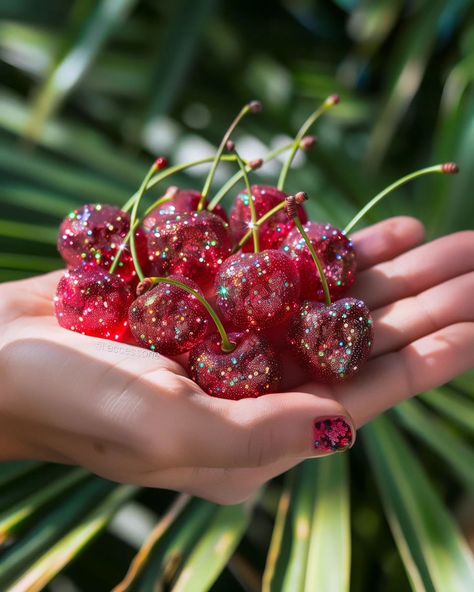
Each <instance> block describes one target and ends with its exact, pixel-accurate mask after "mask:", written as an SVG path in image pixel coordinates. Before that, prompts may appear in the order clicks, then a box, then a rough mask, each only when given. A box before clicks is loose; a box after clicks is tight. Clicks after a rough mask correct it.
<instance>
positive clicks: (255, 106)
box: [197, 101, 262, 212]
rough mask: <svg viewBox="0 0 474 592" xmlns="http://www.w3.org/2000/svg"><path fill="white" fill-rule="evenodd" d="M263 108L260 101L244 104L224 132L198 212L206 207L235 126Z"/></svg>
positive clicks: (205, 184) (203, 190) (202, 193)
mask: <svg viewBox="0 0 474 592" xmlns="http://www.w3.org/2000/svg"><path fill="white" fill-rule="evenodd" d="M261 110H262V104H261V103H260V102H259V101H251V102H250V103H247V105H244V106H243V107H242V109H241V110H240V112H239V114H238V115H237V117H236V118H235V119H234V121H233V122H232V123H231V124H230V126H229V128H228V130H227V131H226V133H225V134H224V137H223V138H222V140H221V143H220V144H219V148H218V149H217V152H216V155H215V157H214V161H213V163H212V166H211V170H210V171H209V174H208V176H207V179H206V181H205V183H204V187H203V189H202V192H201V195H202V197H201V199H200V201H199V205H198V208H197V209H198V212H200V211H202V210H203V209H204V207H205V204H206V199H207V196H208V195H209V191H210V189H211V185H212V181H213V180H214V176H215V174H216V170H217V167H218V166H219V162H220V161H221V159H222V154H223V152H224V150H225V146H226V144H227V141H228V140H229V139H230V136H231V135H232V133H233V131H234V130H235V128H236V127H237V126H238V125H239V123H240V122H241V120H242V119H243V118H244V117H245V116H246V115H248V114H249V113H259V112H260V111H261Z"/></svg>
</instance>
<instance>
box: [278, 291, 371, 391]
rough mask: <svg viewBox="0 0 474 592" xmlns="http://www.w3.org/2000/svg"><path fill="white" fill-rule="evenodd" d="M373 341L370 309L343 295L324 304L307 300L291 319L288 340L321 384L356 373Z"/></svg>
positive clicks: (368, 352)
mask: <svg viewBox="0 0 474 592" xmlns="http://www.w3.org/2000/svg"><path fill="white" fill-rule="evenodd" d="M372 341H373V329H372V319H371V317H370V311H369V309H368V308H367V306H366V305H365V304H364V302H362V300H356V299H355V298H343V299H342V300H338V301H337V302H334V303H333V304H332V305H331V306H327V305H326V304H323V303H322V302H313V301H310V300H306V301H305V302H303V304H302V306H301V308H300V310H299V312H298V314H297V315H296V316H295V318H294V319H293V323H292V326H291V328H290V334H289V342H290V345H291V346H292V347H293V348H295V351H296V353H297V356H298V359H299V361H300V362H301V363H302V365H303V366H304V367H306V368H308V369H309V370H310V372H311V374H312V375H313V376H314V378H316V380H318V381H319V382H322V383H334V382H341V381H343V380H345V379H347V378H350V377H351V376H354V375H355V374H357V372H358V371H359V370H360V369H361V367H362V365H363V364H364V362H365V361H366V360H367V359H368V357H369V354H370V348H371V346H372Z"/></svg>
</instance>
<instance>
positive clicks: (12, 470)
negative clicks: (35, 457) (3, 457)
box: [0, 461, 41, 489]
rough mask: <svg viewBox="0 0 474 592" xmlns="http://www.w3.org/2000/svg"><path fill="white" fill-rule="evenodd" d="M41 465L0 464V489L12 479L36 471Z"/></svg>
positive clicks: (27, 462)
mask: <svg viewBox="0 0 474 592" xmlns="http://www.w3.org/2000/svg"><path fill="white" fill-rule="evenodd" d="M40 466H41V463H38V462H34V461H23V462H6V463H5V462H4V463H0V489H1V488H2V487H3V486H4V485H6V484H7V483H10V482H11V481H13V480H14V479H18V478H19V477H23V475H26V474H28V473H30V472H31V471H34V470H36V469H37V468H38V467H40Z"/></svg>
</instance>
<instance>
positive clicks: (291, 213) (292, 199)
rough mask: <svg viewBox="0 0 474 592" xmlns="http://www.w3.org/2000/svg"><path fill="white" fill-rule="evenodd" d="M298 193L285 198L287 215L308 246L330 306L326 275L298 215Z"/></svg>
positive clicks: (325, 298)
mask: <svg viewBox="0 0 474 592" xmlns="http://www.w3.org/2000/svg"><path fill="white" fill-rule="evenodd" d="M300 195H302V192H301V193H299V194H297V195H296V196H295V195H289V196H288V197H287V198H286V212H287V214H288V217H289V218H291V219H292V220H293V222H294V223H295V226H296V228H297V229H298V230H299V231H300V234H301V236H302V237H303V240H304V242H305V243H306V246H307V247H308V249H309V252H310V253H311V257H312V258H313V261H314V264H315V265H316V268H317V270H318V273H319V278H320V280H321V285H322V287H323V292H324V300H325V301H326V304H327V306H331V304H332V302H331V294H330V292H329V286H328V281H327V279H326V275H325V273H324V267H323V264H322V263H321V260H320V258H319V257H318V254H317V253H316V249H315V248H314V246H313V243H312V242H311V239H310V238H309V236H308V234H307V233H306V230H305V229H304V226H303V224H301V220H300V218H299V216H298V210H297V200H296V197H297V196H300ZM303 195H305V194H303Z"/></svg>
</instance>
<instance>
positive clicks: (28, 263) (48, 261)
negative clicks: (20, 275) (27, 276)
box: [0, 253, 63, 273]
mask: <svg viewBox="0 0 474 592" xmlns="http://www.w3.org/2000/svg"><path fill="white" fill-rule="evenodd" d="M0 267H1V268H5V269H8V268H10V269H27V270H30V271H36V272H38V273H41V272H45V271H53V270H54V269H60V268H61V267H63V263H62V262H61V259H60V258H59V257H57V258H53V257H38V256H36V255H20V254H18V253H0Z"/></svg>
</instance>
